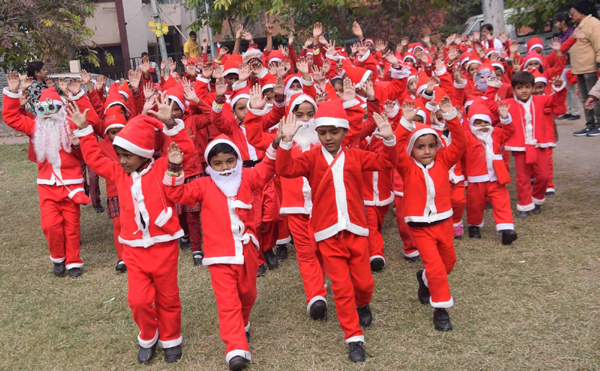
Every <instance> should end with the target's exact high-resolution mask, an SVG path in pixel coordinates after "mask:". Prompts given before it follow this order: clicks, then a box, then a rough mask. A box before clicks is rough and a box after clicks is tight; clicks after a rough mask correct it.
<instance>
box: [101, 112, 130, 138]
mask: <svg viewBox="0 0 600 371" xmlns="http://www.w3.org/2000/svg"><path fill="white" fill-rule="evenodd" d="M126 124H127V119H126V118H125V116H123V114H122V113H121V107H110V108H108V109H107V110H106V115H105V116H104V134H106V133H108V131H109V130H110V129H119V128H123V127H125V125H126Z"/></svg>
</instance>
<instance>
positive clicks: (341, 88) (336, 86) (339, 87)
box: [333, 81, 344, 97]
mask: <svg viewBox="0 0 600 371" xmlns="http://www.w3.org/2000/svg"><path fill="white" fill-rule="evenodd" d="M333 89H335V92H336V93H337V94H338V97H341V95H342V93H343V92H344V84H342V82H341V81H336V82H335V83H333Z"/></svg>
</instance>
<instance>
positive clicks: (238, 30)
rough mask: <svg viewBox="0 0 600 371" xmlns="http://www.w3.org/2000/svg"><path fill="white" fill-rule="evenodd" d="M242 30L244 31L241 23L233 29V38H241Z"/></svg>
mask: <svg viewBox="0 0 600 371" xmlns="http://www.w3.org/2000/svg"><path fill="white" fill-rule="evenodd" d="M243 32H244V26H242V25H239V26H237V28H236V29H235V38H236V39H238V40H239V39H241V38H242V33H243Z"/></svg>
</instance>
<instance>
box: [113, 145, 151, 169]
mask: <svg viewBox="0 0 600 371" xmlns="http://www.w3.org/2000/svg"><path fill="white" fill-rule="evenodd" d="M115 152H117V156H118V157H119V163H120V164H121V167H122V168H123V170H124V171H125V172H126V173H127V174H131V173H133V172H134V171H136V170H137V169H139V168H140V167H141V166H142V165H144V164H145V163H146V161H148V159H147V158H144V157H141V156H138V155H136V154H133V153H131V152H129V151H126V150H124V149H123V148H121V147H117V146H115Z"/></svg>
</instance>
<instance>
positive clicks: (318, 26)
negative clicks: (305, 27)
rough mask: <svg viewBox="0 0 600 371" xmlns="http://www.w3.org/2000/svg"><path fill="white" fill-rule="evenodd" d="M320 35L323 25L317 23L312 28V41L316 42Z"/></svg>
mask: <svg viewBox="0 0 600 371" xmlns="http://www.w3.org/2000/svg"><path fill="white" fill-rule="evenodd" d="M321 35H323V25H322V24H321V23H320V22H317V23H315V26H314V27H313V39H315V40H318V39H319V36H321Z"/></svg>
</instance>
